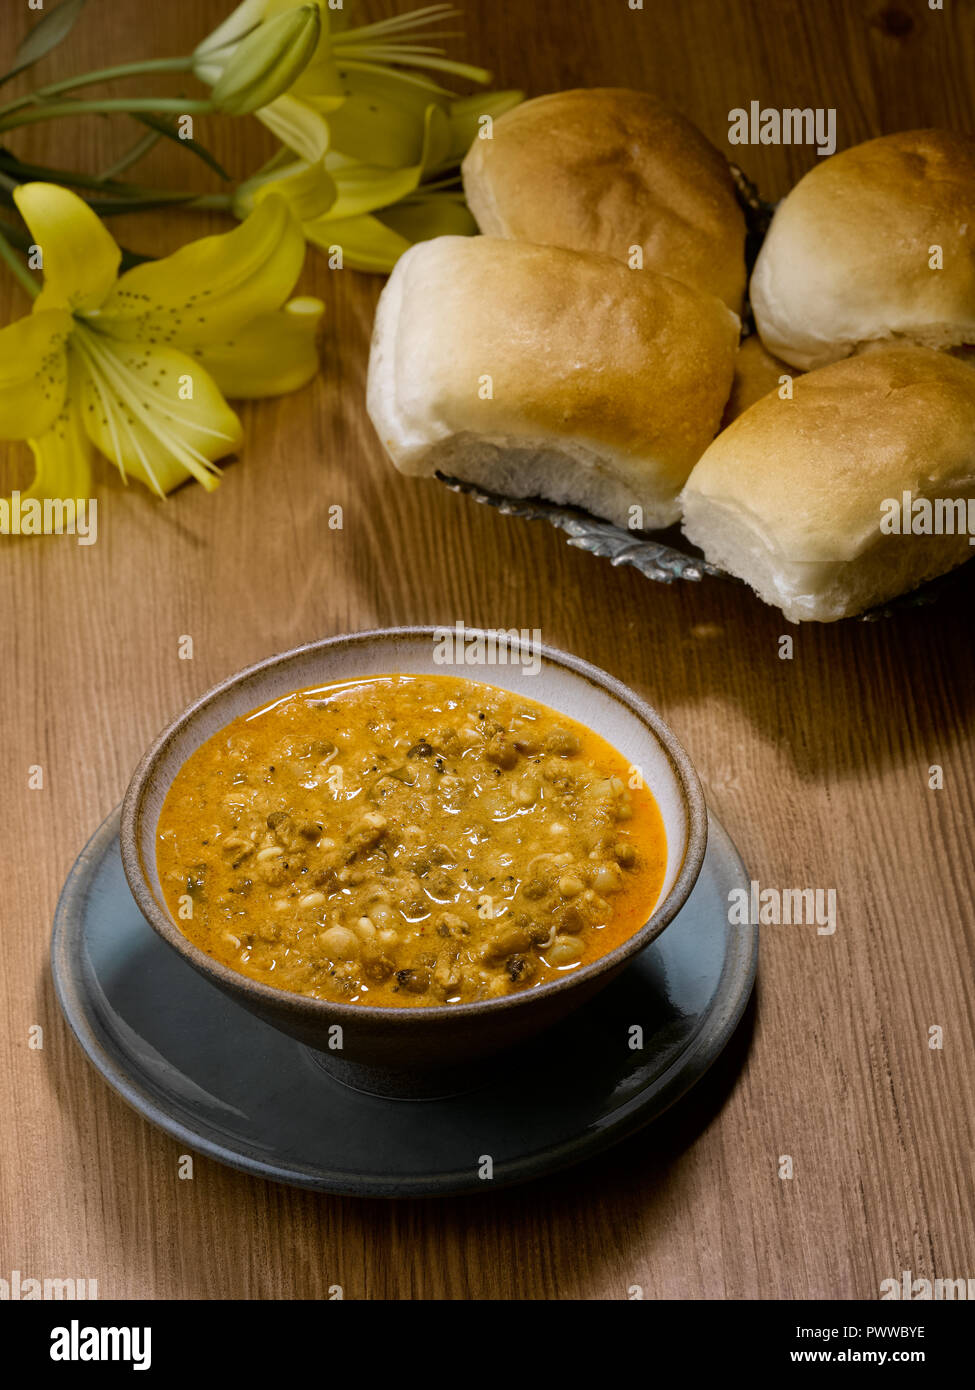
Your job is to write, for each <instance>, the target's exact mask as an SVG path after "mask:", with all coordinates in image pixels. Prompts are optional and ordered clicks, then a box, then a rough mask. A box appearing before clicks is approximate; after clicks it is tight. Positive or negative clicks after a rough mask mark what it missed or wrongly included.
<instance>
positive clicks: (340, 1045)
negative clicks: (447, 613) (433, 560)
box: [121, 627, 707, 1095]
mask: <svg viewBox="0 0 975 1390" xmlns="http://www.w3.org/2000/svg"><path fill="white" fill-rule="evenodd" d="M443 632H444V629H439V628H433V627H423V628H420V627H410V628H390V629H386V630H383V631H377V632H358V633H352V634H350V635H349V636H343V637H331V638H328V639H326V640H324V641H320V642H313V643H311V644H309V645H308V646H304V647H298V648H296V649H295V650H293V651H289V652H284V653H283V654H282V655H280V656H274V657H270V658H269V659H267V660H266V661H261V662H258V664H257V665H255V666H250V667H248V668H247V669H246V670H243V671H240V672H239V673H238V674H237V675H234V676H231V677H230V678H229V679H228V680H225V681H223V682H221V684H220V685H217V686H215V687H214V689H212V690H210V691H209V692H208V693H207V694H205V695H203V696H201V697H200V698H199V699H198V700H196V701H194V703H193V704H192V705H190V707H189V708H188V709H187V710H185V711H184V712H183V713H182V714H181V715H179V716H178V718H176V719H175V720H173V722H172V723H171V724H169V725H168V726H167V727H166V728H165V729H164V730H163V731H162V733H161V734H160V735H159V737H158V738H157V739H156V740H155V742H154V743H153V745H152V747H151V748H150V749H149V751H148V752H147V753H146V755H145V757H144V758H143V759H142V761H141V763H140V764H139V766H138V768H137V770H136V773H135V776H134V777H133V779H132V782H131V783H130V785H129V788H128V791H127V792H126V796H125V801H124V803H123V806H122V821H121V844H122V862H123V866H124V869H125V875H126V878H127V880H128V884H129V887H130V888H131V890H132V893H133V895H134V897H135V900H136V902H137V904H138V906H139V908H140V910H141V911H142V913H143V915H144V916H145V917H146V919H147V921H148V922H149V923H150V924H151V925H152V927H153V928H154V929H155V930H156V931H157V932H158V934H159V935H160V936H161V937H162V938H163V940H164V941H165V942H167V943H168V945H170V946H171V947H172V948H173V950H174V951H177V952H178V953H179V955H181V956H182V957H183V958H184V960H186V961H188V962H189V964H190V965H192V966H193V967H194V968H195V969H196V970H198V971H199V972H200V973H201V974H202V975H204V976H205V977H206V978H207V979H208V980H209V981H210V982H211V983H212V984H213V985H215V986H216V987H217V988H218V989H221V990H223V991H224V992H225V993H227V994H229V995H231V996H232V997H233V998H234V999H236V1000H237V1001H238V1003H240V1004H242V1005H244V1006H245V1007H246V1008H248V1009H249V1010H251V1012H253V1013H255V1014H257V1015H258V1016H259V1017H260V1018H261V1019H263V1020H264V1021H265V1022H267V1023H269V1024H271V1025H272V1026H273V1027H275V1028H278V1029H280V1030H281V1031H282V1032H285V1033H287V1034H289V1035H291V1036H292V1037H295V1038H297V1039H298V1040H299V1041H300V1042H303V1043H305V1044H307V1045H308V1046H309V1047H311V1048H313V1049H315V1050H316V1052H317V1053H318V1055H319V1057H320V1060H321V1061H322V1062H323V1064H324V1065H326V1066H327V1067H328V1068H329V1070H330V1071H332V1072H333V1074H335V1075H337V1076H339V1078H340V1079H342V1080H346V1081H348V1082H350V1083H351V1084H353V1085H356V1086H359V1087H360V1088H361V1089H364V1090H368V1091H373V1092H378V1093H380V1094H392V1095H396V1094H402V1095H424V1094H430V1095H434V1094H437V1095H442V1094H446V1093H448V1092H449V1091H450V1090H454V1089H462V1088H463V1086H464V1085H465V1084H466V1083H467V1082H469V1081H472V1080H473V1079H474V1078H475V1077H476V1075H477V1070H478V1064H480V1063H482V1062H483V1060H484V1059H486V1058H490V1057H491V1056H492V1055H493V1054H497V1053H499V1052H502V1051H503V1050H504V1049H507V1048H509V1047H511V1046H513V1045H514V1044H516V1043H519V1042H522V1041H523V1040H525V1039H526V1038H529V1037H531V1036H532V1035H534V1034H537V1033H539V1032H541V1031H542V1030H543V1029H545V1028H547V1027H549V1026H550V1025H551V1024H553V1023H555V1022H557V1021H558V1020H560V1019H562V1018H564V1017H565V1015H566V1014H568V1013H569V1012H570V1011H571V1010H573V1009H575V1008H577V1007H578V1006H579V1005H580V1004H582V1003H583V1002H585V1001H586V1000H587V999H590V998H591V997H592V996H593V995H594V994H595V993H596V992H597V991H598V990H600V989H602V988H603V987H604V986H605V985H607V984H608V983H609V982H610V980H612V979H613V978H614V977H615V976H616V975H618V974H619V972H620V971H621V970H622V969H623V968H624V966H625V965H626V964H627V962H628V961H629V960H630V959H631V958H632V957H633V956H634V955H636V953H637V952H638V951H641V950H642V949H643V948H644V947H645V946H646V945H648V944H649V942H651V941H653V940H654V938H655V937H657V936H659V934H660V933H661V932H662V931H663V930H664V928H665V927H666V926H667V924H668V922H670V921H672V920H673V918H674V917H675V916H676V914H677V913H678V912H679V911H680V909H681V907H682V906H683V904H684V902H685V901H686V899H687V896H688V894H689V893H690V891H691V889H692V888H693V886H694V883H695V881H696V879H697V876H698V874H699V872H700V869H701V864H702V862H703V860H704V851H705V848H706V844H707V813H706V810H705V805H704V796H703V793H702V791H701V785H700V782H699V781H698V777H697V774H696V773H695V771H694V769H693V767H692V766H691V763H690V760H689V759H688V757H687V754H686V753H685V752H684V750H683V748H682V747H681V746H680V744H679V743H678V741H677V739H676V738H675V736H674V734H673V733H672V732H671V730H670V729H669V728H668V726H667V725H666V724H665V723H664V721H663V719H661V717H660V715H659V714H657V712H656V711H655V710H654V709H652V708H651V707H650V706H649V705H648V704H646V702H645V701H643V700H642V699H640V697H639V696H638V695H636V694H634V692H633V691H632V690H629V689H628V688H627V687H626V686H625V685H623V684H622V683H621V682H620V681H618V680H616V679H615V678H614V677H613V676H610V675H608V674H607V673H606V672H605V671H601V670H599V669H598V668H597V667H595V666H591V665H589V664H588V663H587V662H584V661H580V660H579V659H578V658H577V657H574V656H570V655H568V654H566V653H565V652H560V651H556V650H554V649H552V648H550V647H545V646H542V647H538V648H536V649H535V651H536V653H537V658H536V659H535V660H534V661H529V660H528V659H527V655H528V654H527V652H524V651H521V652H519V650H518V649H517V648H516V647H512V648H510V649H509V650H508V651H507V653H504V652H503V649H502V653H503V654H506V655H507V656H508V661H507V662H506V664H494V665H465V666H462V667H458V666H444V665H443V664H442V655H443V644H442V641H439V640H438V639H440V638H441V637H442V634H443ZM518 656H521V657H522V658H523V659H522V660H520V661H518V662H516V661H515V660H514V658H516V657H518ZM438 658H439V659H438ZM404 672H409V673H414V674H440V675H443V674H452V673H455V674H458V675H463V676H465V677H467V678H468V679H471V680H479V681H483V682H485V683H487V684H490V685H495V686H500V687H502V688H504V689H506V690H512V691H517V692H520V693H522V694H524V695H525V696H526V697H530V698H531V699H534V700H538V701H540V702H541V703H542V704H545V705H549V706H551V707H552V708H553V709H556V710H559V711H561V712H562V713H563V714H566V715H568V716H569V717H570V718H572V719H575V720H577V721H578V722H580V723H582V724H585V725H588V727H589V728H592V729H594V730H596V732H597V733H599V734H601V735H602V736H603V737H604V738H605V739H607V740H608V741H609V742H610V743H611V744H612V745H613V746H614V747H615V748H617V749H618V750H619V751H620V752H621V753H622V754H623V755H624V756H625V757H626V758H627V760H628V761H629V762H630V763H631V764H634V765H636V766H638V767H639V768H640V769H641V770H642V774H643V777H644V780H645V782H646V785H647V786H648V787H649V788H650V790H651V791H652V792H653V794H654V796H655V797H656V800H657V804H658V805H659V807H660V811H661V814H662V816H663V821H664V828H665V831H666V837H667V865H666V871H665V875H664V882H663V886H662V888H661V892H660V895H659V898H658V900H657V903H656V905H655V906H654V909H653V912H652V914H651V916H650V917H649V919H648V920H647V922H646V923H645V925H644V926H643V927H641V928H640V930H639V931H637V932H635V933H634V934H633V935H632V936H631V937H630V938H629V939H628V940H627V941H625V942H624V943H623V944H622V945H620V946H618V947H617V948H616V950H614V951H611V952H609V953H608V954H607V955H605V956H602V957H600V958H599V959H598V960H595V961H593V962H592V963H591V964H590V965H587V966H583V967H581V968H579V969H576V970H574V971H571V972H568V973H566V974H565V976H564V977H563V978H561V979H559V980H557V981H555V982H553V983H550V984H545V985H542V986H539V987H538V988H535V989H528V990H525V991H523V992H521V993H517V994H509V995H503V996H501V997H500V998H496V999H488V1000H482V1001H479V1002H477V1003H470V1004H446V1005H440V1006H436V1007H424V1008H417V1007H413V1008H402V1009H390V1008H374V1007H372V1006H370V1007H368V1008H366V1007H363V1006H360V1005H357V1004H339V1003H333V1002H331V1001H328V1000H323V999H310V998H306V997H304V996H303V995H299V994H291V993H288V992H286V991H284V990H279V989H274V988H272V987H271V986H270V985H265V984H261V983H260V982H258V981H256V980H252V979H249V978H248V977H247V976H246V975H240V974H238V973H237V972H236V971H233V970H231V969H230V968H229V967H228V966H226V965H223V964H221V963H220V962H219V961H216V960H213V959H211V957H209V956H208V955H206V954H205V953H204V952H203V951H201V950H200V949H199V948H198V947H196V946H194V945H193V943H192V942H191V941H189V940H188V939H187V938H186V937H185V936H184V935H183V933H182V932H181V931H180V929H179V927H178V926H177V924H176V922H175V921H174V920H173V918H172V916H171V914H170V912H169V909H168V908H167V906H166V903H165V899H164V896H163V892H162V887H161V885H160V881H159V875H158V871H157V868H156V830H157V823H158V820H159V814H160V811H161V809H162V805H163V801H164V800H165V797H166V794H167V792H168V791H169V788H170V786H171V784H172V782H173V779H174V777H175V776H176V774H177V772H178V771H179V769H180V768H181V767H182V765H183V763H184V762H185V761H186V759H187V758H188V757H189V756H190V754H192V753H193V752H194V751H195V749H197V748H198V747H199V746H200V744H201V743H204V742H205V741H206V740H207V739H208V738H209V737H210V736H211V735H212V734H214V733H216V732H217V730H218V729H221V728H223V727H224V725H226V724H228V723H230V721H231V720H232V719H235V718H236V717H237V716H238V715H241V714H245V713H247V712H248V711H250V710H252V709H255V708H257V707H259V706H261V705H264V704H267V703H269V702H270V701H271V700H274V699H275V698H278V697H280V696H282V695H286V694H288V693H289V692H291V691H293V690H299V689H302V688H304V687H307V686H315V685H324V684H326V683H328V682H331V681H339V680H346V679H354V678H356V677H361V676H370V675H389V674H391V673H404ZM336 1025H338V1027H337V1028H336Z"/></svg>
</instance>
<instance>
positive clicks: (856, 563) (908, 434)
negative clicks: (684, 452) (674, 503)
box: [682, 347, 975, 622]
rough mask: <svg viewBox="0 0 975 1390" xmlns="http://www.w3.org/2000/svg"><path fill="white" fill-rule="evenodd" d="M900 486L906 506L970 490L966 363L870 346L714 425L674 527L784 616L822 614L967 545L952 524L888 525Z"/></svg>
mask: <svg viewBox="0 0 975 1390" xmlns="http://www.w3.org/2000/svg"><path fill="white" fill-rule="evenodd" d="M905 492H907V493H910V494H911V497H912V505H913V499H918V498H926V499H928V500H929V502H931V503H933V502H934V501H935V500H936V499H943V500H945V501H948V500H950V499H956V498H963V499H967V498H975V368H972V367H970V366H968V365H967V364H966V363H964V362H960V361H958V360H956V359H955V358H954V357H951V356H949V355H948V354H946V353H941V352H936V351H934V350H932V349H930V348H922V347H880V348H875V349H873V350H872V351H867V352H865V353H864V354H863V355H862V356H858V357H851V358H847V359H846V360H844V361H842V362H836V363H834V364H833V365H832V366H829V367H822V368H820V369H819V370H818V371H814V372H810V373H809V374H808V375H807V376H800V377H797V378H796V381H795V384H794V386H793V399H792V400H781V399H780V398H779V394H778V393H777V392H773V393H772V394H771V395H767V396H764V397H763V398H762V399H761V400H760V401H758V402H757V403H756V404H755V405H753V406H752V407H751V409H749V410H746V411H745V413H744V415H741V416H740V417H739V418H738V419H737V420H736V421H735V422H734V424H732V425H730V426H729V427H728V429H726V430H724V431H722V433H721V434H719V435H718V437H717V439H716V440H715V441H714V443H713V444H712V445H711V446H710V448H709V449H708V450H707V451H706V452H705V454H704V455H703V457H702V458H701V460H700V462H699V463H698V464H697V466H696V467H695V469H694V471H693V473H692V474H691V476H690V478H689V479H688V482H687V486H686V488H685V489H684V493H683V498H682V501H683V508H684V523H683V525H684V531H685V532H686V534H687V536H688V537H689V539H690V540H691V541H693V543H694V544H695V545H698V546H700V547H701V549H702V550H703V551H704V554H705V555H706V557H707V558H708V560H710V561H711V562H712V564H715V565H717V566H719V567H720V568H721V569H724V570H727V571H729V572H730V573H731V574H735V575H738V577H739V578H741V579H744V580H746V581H747V582H748V583H749V584H750V585H751V586H752V588H753V589H755V591H756V592H757V593H758V594H759V596H760V597H761V598H763V599H764V600H765V601H766V603H771V604H775V605H776V606H777V607H779V608H781V609H782V611H783V613H785V615H786V617H787V618H791V619H793V620H794V621H797V622H798V621H802V620H804V619H815V620H817V621H819V622H832V621H833V620H834V619H836V618H842V617H846V616H847V615H849V614H852V613H859V612H862V611H863V610H864V609H867V608H871V607H873V606H874V605H876V604H878V603H882V602H884V601H885V600H886V599H889V598H892V597H894V596H895V595H896V594H900V593H905V592H907V591H908V590H910V589H914V588H916V587H917V586H918V585H919V584H922V583H924V582H925V581H926V580H928V579H932V578H934V577H935V576H936V575H938V574H943V573H944V572H945V571H947V570H949V569H952V568H953V567H954V566H955V565H958V564H961V562H962V561H963V560H966V559H968V558H969V556H971V555H972V554H973V553H975V552H973V550H972V547H971V546H970V545H969V543H968V536H967V534H965V531H964V528H961V533H960V534H958V533H956V534H954V535H951V534H941V535H937V534H934V535H928V534H915V533H913V532H912V533H909V534H891V533H890V532H891V530H892V523H891V521H890V520H889V518H890V516H891V515H892V509H891V507H890V505H889V504H890V503H891V502H896V503H897V505H898V508H900V505H901V502H902V498H903V494H904V493H905ZM885 504H887V505H885ZM909 517H910V509H909V512H908V516H906V517H905V518H904V520H903V521H900V520H899V519H898V520H897V521H896V522H895V523H893V524H894V525H897V526H899V527H900V528H901V530H902V531H903V529H905V528H906V527H908V526H911V525H913V524H914V523H912V522H911V521H910V519H909ZM922 524H923V523H922ZM935 524H936V523H935ZM950 524H951V525H952V526H953V527H955V528H957V526H958V522H957V518H954V519H953V521H952V522H951V523H950ZM942 529H947V527H946V526H945V525H944V524H943V527H942Z"/></svg>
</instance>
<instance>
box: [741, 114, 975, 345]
mask: <svg viewBox="0 0 975 1390" xmlns="http://www.w3.org/2000/svg"><path fill="white" fill-rule="evenodd" d="M934 247H940V248H941V253H942V257H943V267H942V268H941V269H933V268H932V265H931V258H932V248H934ZM750 297H751V303H752V308H753V310H754V313H755V322H756V324H757V326H758V330H759V333H760V334H761V337H762V341H763V342H764V343H765V346H766V347H767V348H768V349H769V351H770V352H773V353H776V354H777V355H778V356H780V357H782V358H784V359H785V360H786V361H787V362H791V363H792V364H793V365H794V366H797V367H802V368H804V369H808V368H811V367H818V366H824V365H826V364H828V363H829V362H835V361H837V360H838V359H839V358H841V357H845V356H847V355H849V354H850V353H851V352H853V351H854V350H855V348H856V346H857V345H858V344H862V343H866V342H870V341H879V340H883V339H889V338H892V337H902V338H906V339H908V340H909V341H911V342H916V343H920V344H922V345H926V346H928V347H939V348H944V347H950V346H953V345H954V344H956V343H963V342H971V341H973V340H975V139H973V138H972V137H971V136H969V135H962V134H958V133H956V132H953V131H948V130H913V131H901V132H899V133H897V134H894V135H884V136H881V137H880V138H879V139H877V140H868V141H866V142H865V143H864V144H862V145H855V146H853V147H852V148H851V149H848V150H843V151H841V152H840V153H839V154H836V155H833V156H832V158H830V159H826V160H823V161H822V162H821V163H818V164H816V165H815V166H814V167H813V169H811V170H810V172H809V173H808V174H806V175H805V177H804V178H802V179H801V180H800V181H799V183H798V184H797V185H796V187H795V188H794V189H793V190H792V192H791V193H790V194H789V195H788V197H787V198H785V199H784V201H783V202H782V203H781V204H780V206H779V208H778V210H777V212H776V214H775V216H774V218H773V219H772V226H771V228H770V230H769V233H768V236H767V237H766V239H765V244H764V245H763V247H762V250H761V252H760V253H759V257H758V260H757V262H756V265H755V272H754V274H753V276H752V281H751V286H750Z"/></svg>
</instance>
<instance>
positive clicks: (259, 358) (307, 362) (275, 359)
mask: <svg viewBox="0 0 975 1390" xmlns="http://www.w3.org/2000/svg"><path fill="white" fill-rule="evenodd" d="M324 310H325V305H324V304H323V303H322V301H321V300H320V299H312V298H310V297H309V298H301V299H292V300H291V301H290V302H289V303H287V304H286V305H285V306H284V308H283V309H278V310H276V311H275V312H274V313H273V314H264V315H263V316H262V317H261V318H257V319H255V320H254V322H253V323H251V324H248V326H247V328H246V329H245V330H244V331H243V332H242V333H240V334H238V336H237V340H236V342H235V343H234V345H233V347H227V348H220V347H217V348H215V349H213V350H211V351H205V352H204V353H203V356H202V357H201V359H200V361H201V362H202V364H203V365H204V366H205V367H206V369H207V370H208V371H209V373H210V375H211V376H212V377H213V379H214V381H215V382H216V384H217V385H218V386H219V388H220V390H221V391H222V392H223V393H224V395H226V396H233V397H235V398H237V399H238V400H240V399H244V398H248V399H257V398H260V397H262V396H282V395H284V394H285V393H286V392H287V391H297V390H298V388H299V387H300V386H304V385H305V384H306V382H309V381H311V379H312V378H313V377H314V376H315V375H316V374H317V372H318V352H317V350H316V347H315V339H316V336H317V333H318V325H319V322H320V320H321V317H322V314H323V312H324Z"/></svg>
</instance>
